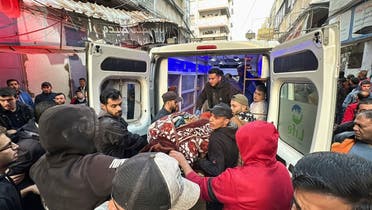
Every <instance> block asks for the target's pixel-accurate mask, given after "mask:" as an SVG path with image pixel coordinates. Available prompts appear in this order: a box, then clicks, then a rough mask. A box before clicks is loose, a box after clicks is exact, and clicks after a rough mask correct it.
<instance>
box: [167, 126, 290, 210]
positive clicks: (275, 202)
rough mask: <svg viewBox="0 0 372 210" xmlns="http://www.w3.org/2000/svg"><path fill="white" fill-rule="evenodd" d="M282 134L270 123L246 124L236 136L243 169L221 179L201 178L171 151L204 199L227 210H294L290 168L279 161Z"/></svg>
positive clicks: (184, 160)
mask: <svg viewBox="0 0 372 210" xmlns="http://www.w3.org/2000/svg"><path fill="white" fill-rule="evenodd" d="M278 137H279V133H278V131H277V129H276V128H275V126H274V125H273V124H271V123H268V122H266V121H261V120H259V121H253V122H250V123H246V124H245V125H243V126H242V127H240V128H239V130H238V131H237V132H236V142H237V145H238V148H239V151H240V154H241V156H242V160H243V166H239V167H235V168H228V169H226V170H225V171H224V172H222V173H221V174H220V175H218V176H217V177H213V178H211V177H201V176H199V175H198V174H197V173H196V172H195V171H194V170H193V169H192V168H191V167H190V165H189V164H188V162H187V161H186V159H185V158H184V156H183V155H182V153H179V152H176V151H171V152H170V156H171V157H174V158H175V159H176V160H177V161H178V163H179V164H180V166H181V167H182V169H183V171H184V173H185V175H186V178H187V179H189V180H191V181H193V182H195V183H197V184H198V185H199V187H200V191H201V198H203V199H204V200H207V201H218V202H221V203H222V204H224V210H242V209H291V208H290V205H291V199H292V196H293V188H292V184H291V178H290V175H289V172H288V170H287V168H286V167H285V166H284V165H283V164H282V163H280V162H279V161H277V160H276V152H277V149H278Z"/></svg>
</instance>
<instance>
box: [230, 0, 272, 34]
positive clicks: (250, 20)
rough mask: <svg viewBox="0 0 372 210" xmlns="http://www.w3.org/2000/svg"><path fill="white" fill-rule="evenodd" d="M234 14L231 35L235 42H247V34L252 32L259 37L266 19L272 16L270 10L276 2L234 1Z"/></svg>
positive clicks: (268, 0)
mask: <svg viewBox="0 0 372 210" xmlns="http://www.w3.org/2000/svg"><path fill="white" fill-rule="evenodd" d="M233 1H234V8H233V9H234V14H233V15H232V23H233V28H232V30H231V35H232V39H233V40H246V38H245V33H246V32H247V31H248V30H252V31H253V32H255V33H256V35H257V30H258V29H259V28H261V25H262V23H263V22H264V21H265V18H266V17H269V16H270V10H271V7H272V5H273V3H274V0H233Z"/></svg>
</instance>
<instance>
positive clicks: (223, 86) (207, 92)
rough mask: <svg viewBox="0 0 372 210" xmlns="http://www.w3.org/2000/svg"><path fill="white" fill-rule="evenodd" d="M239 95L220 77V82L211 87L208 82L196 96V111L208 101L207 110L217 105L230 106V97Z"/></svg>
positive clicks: (237, 91)
mask: <svg viewBox="0 0 372 210" xmlns="http://www.w3.org/2000/svg"><path fill="white" fill-rule="evenodd" d="M238 93H241V92H239V90H237V89H235V88H232V87H231V84H230V83H229V81H227V80H226V79H225V78H224V77H222V79H221V81H220V82H219V83H218V84H217V85H216V86H215V87H212V86H211V85H210V84H209V82H208V83H206V84H205V86H204V89H203V90H202V92H201V93H200V95H199V96H198V99H197V101H196V109H198V110H200V109H201V108H202V106H203V104H204V102H205V100H207V101H208V106H209V108H213V107H214V105H216V104H219V103H221V102H222V103H225V104H230V101H231V97H232V96H233V95H235V94H238Z"/></svg>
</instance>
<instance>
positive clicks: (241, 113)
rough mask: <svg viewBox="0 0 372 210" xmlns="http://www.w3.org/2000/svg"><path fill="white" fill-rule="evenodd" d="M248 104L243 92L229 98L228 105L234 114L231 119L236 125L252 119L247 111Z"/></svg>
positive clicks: (251, 115)
mask: <svg viewBox="0 0 372 210" xmlns="http://www.w3.org/2000/svg"><path fill="white" fill-rule="evenodd" d="M248 104H249V103H248V99H247V97H245V95H243V94H236V95H233V96H232V98H231V102H230V107H231V110H232V112H233V115H234V117H232V118H231V121H232V122H233V123H235V124H236V125H237V126H238V127H240V126H242V125H244V124H245V123H246V122H251V121H253V120H254V116H253V114H252V113H250V112H249V105H248Z"/></svg>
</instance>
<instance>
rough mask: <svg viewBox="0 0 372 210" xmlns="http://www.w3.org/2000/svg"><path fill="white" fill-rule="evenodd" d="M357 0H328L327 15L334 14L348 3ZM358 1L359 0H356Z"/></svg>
mask: <svg viewBox="0 0 372 210" xmlns="http://www.w3.org/2000/svg"><path fill="white" fill-rule="evenodd" d="M356 1H357V0H330V1H329V16H331V15H333V14H335V13H336V12H338V11H339V10H341V9H342V8H343V7H345V6H347V5H348V4H350V3H353V2H356ZM358 1H359V0H358Z"/></svg>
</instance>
